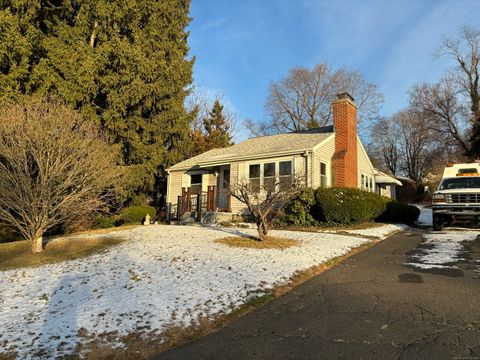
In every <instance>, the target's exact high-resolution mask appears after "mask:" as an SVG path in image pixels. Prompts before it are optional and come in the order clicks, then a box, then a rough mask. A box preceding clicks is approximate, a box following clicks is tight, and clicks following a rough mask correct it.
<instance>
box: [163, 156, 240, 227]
mask: <svg viewBox="0 0 480 360" xmlns="http://www.w3.org/2000/svg"><path fill="white" fill-rule="evenodd" d="M183 185H186V186H183ZM177 194H179V195H178V196H177V197H176V198H175V197H173V198H172V197H170V202H168V203H167V204H166V215H167V221H172V220H176V221H184V222H193V221H195V222H202V221H208V222H216V221H212V219H214V218H217V217H218V216H214V215H212V214H219V213H223V214H225V215H227V214H229V213H230V218H231V210H232V204H231V195H230V166H229V165H227V166H225V165H224V166H217V167H212V168H209V169H192V170H190V171H187V172H185V173H184V175H183V178H182V187H181V191H180V192H177ZM221 218H225V216H221ZM225 221H226V220H225Z"/></svg>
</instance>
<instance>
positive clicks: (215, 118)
mask: <svg viewBox="0 0 480 360" xmlns="http://www.w3.org/2000/svg"><path fill="white" fill-rule="evenodd" d="M231 123H232V122H231V120H230V119H229V118H228V116H227V115H226V114H225V112H224V106H223V105H222V104H221V103H220V101H219V100H218V99H217V100H215V102H214V103H213V106H212V109H211V110H210V111H209V112H208V114H207V115H206V116H205V117H204V118H203V121H202V128H200V127H199V126H198V125H197V126H194V128H193V129H192V135H191V136H192V143H193V146H192V155H198V154H201V153H203V152H205V151H208V150H211V149H217V148H222V147H227V146H230V145H232V134H231V131H232V129H231Z"/></svg>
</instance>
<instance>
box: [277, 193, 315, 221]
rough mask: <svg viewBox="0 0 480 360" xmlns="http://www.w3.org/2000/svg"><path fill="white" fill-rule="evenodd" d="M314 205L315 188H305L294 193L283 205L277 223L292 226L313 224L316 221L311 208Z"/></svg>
mask: <svg viewBox="0 0 480 360" xmlns="http://www.w3.org/2000/svg"><path fill="white" fill-rule="evenodd" d="M315 206H316V201H315V190H314V189H311V188H305V189H302V190H300V191H299V192H298V193H296V194H295V195H294V196H293V198H292V199H291V200H290V201H289V203H288V204H287V205H286V206H285V207H284V209H283V213H282V215H281V216H280V217H279V218H278V220H277V224H278V225H280V226H283V225H293V226H313V225H316V223H317V221H316V220H315V219H314V218H313V216H312V212H313V211H312V210H313V209H312V208H314V207H315Z"/></svg>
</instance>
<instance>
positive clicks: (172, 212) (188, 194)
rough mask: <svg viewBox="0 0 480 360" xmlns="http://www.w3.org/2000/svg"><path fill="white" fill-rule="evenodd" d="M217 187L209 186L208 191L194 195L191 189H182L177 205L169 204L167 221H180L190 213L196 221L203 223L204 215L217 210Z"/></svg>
mask: <svg viewBox="0 0 480 360" xmlns="http://www.w3.org/2000/svg"><path fill="white" fill-rule="evenodd" d="M216 194H217V192H216V186H208V188H207V191H202V192H201V193H192V190H191V188H182V194H181V195H179V196H178V198H177V203H176V204H172V203H167V207H166V216H167V221H170V220H179V219H181V217H182V216H183V215H185V214H186V213H188V212H190V213H192V215H194V216H195V220H196V221H201V219H202V214H205V212H207V211H215V210H216V208H217V207H216V203H217V198H216Z"/></svg>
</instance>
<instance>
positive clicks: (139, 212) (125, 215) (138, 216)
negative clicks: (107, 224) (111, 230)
mask: <svg viewBox="0 0 480 360" xmlns="http://www.w3.org/2000/svg"><path fill="white" fill-rule="evenodd" d="M147 214H149V215H150V219H152V220H155V219H156V218H157V210H156V209H155V208H154V207H152V206H148V205H135V206H129V207H127V208H125V209H123V210H122V211H121V212H120V215H119V217H118V220H117V225H122V224H136V223H141V222H142V221H143V220H144V219H145V216H147Z"/></svg>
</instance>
